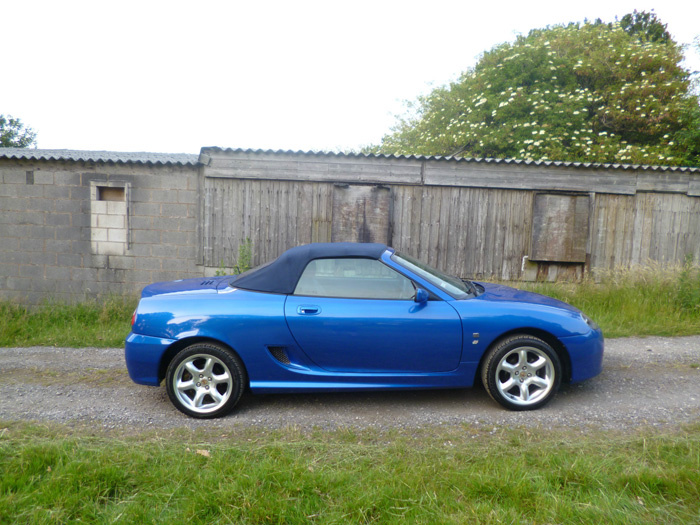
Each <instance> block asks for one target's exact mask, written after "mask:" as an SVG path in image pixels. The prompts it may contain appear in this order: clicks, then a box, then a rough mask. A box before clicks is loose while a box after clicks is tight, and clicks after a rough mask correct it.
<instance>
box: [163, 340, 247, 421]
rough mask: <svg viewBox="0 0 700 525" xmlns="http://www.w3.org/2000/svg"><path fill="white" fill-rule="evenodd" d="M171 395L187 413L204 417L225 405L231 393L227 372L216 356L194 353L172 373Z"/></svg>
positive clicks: (229, 375)
mask: <svg viewBox="0 0 700 525" xmlns="http://www.w3.org/2000/svg"><path fill="white" fill-rule="evenodd" d="M174 379H175V384H174V387H175V388H174V389H173V391H174V393H175V397H176V398H177V400H178V401H179V402H180V403H181V404H182V405H183V406H184V407H186V408H188V409H189V410H191V411H193V412H196V413H198V414H208V413H210V412H214V411H216V410H218V409H220V408H221V407H222V406H224V405H225V404H226V402H227V401H228V399H229V398H230V397H231V392H232V391H233V378H232V376H231V371H230V370H229V369H228V367H227V366H226V365H225V364H224V362H223V361H222V360H221V359H219V358H218V357H215V356H212V355H210V354H195V355H192V356H189V357H188V358H187V359H185V360H184V361H183V362H182V363H180V365H179V366H178V367H177V369H176V370H175V376H174Z"/></svg>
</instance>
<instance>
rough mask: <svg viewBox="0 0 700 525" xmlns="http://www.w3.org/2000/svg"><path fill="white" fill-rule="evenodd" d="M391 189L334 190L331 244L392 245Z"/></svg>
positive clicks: (342, 187)
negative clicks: (374, 243)
mask: <svg viewBox="0 0 700 525" xmlns="http://www.w3.org/2000/svg"><path fill="white" fill-rule="evenodd" d="M390 217H391V190H389V188H387V187H385V186H358V185H351V184H336V185H335V186H334V187H333V222H332V226H331V241H332V242H380V243H384V244H391V222H390Z"/></svg>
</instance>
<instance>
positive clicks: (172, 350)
mask: <svg viewBox="0 0 700 525" xmlns="http://www.w3.org/2000/svg"><path fill="white" fill-rule="evenodd" d="M196 343H212V344H215V345H217V346H220V347H222V348H223V349H225V350H226V351H228V352H231V354H233V355H235V356H236V357H237V358H238V360H239V361H240V362H241V365H242V366H243V374H244V379H245V387H246V389H247V388H248V387H249V386H250V381H249V379H248V370H247V369H246V366H245V362H244V361H243V359H242V358H241V355H240V354H239V353H238V352H236V350H235V349H233V348H231V346H229V345H227V344H226V343H224V342H223V341H220V340H218V339H214V338H212V337H196V336H195V337H185V338H184V339H179V340H177V341H175V342H174V343H173V344H171V345H170V346H169V347H168V349H167V350H166V351H165V353H164V354H163V357H162V358H161V360H160V364H159V366H158V381H163V380H164V379H165V374H166V372H167V370H168V365H170V362H171V361H172V360H173V359H174V358H175V356H176V355H177V354H178V353H179V352H180V350H182V349H183V348H187V347H188V346H190V345H193V344H196Z"/></svg>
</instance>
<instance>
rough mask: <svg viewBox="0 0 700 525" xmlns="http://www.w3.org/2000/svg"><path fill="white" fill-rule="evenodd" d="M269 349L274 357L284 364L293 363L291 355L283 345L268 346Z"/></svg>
mask: <svg viewBox="0 0 700 525" xmlns="http://www.w3.org/2000/svg"><path fill="white" fill-rule="evenodd" d="M267 349H268V350H269V351H270V353H271V354H272V357H274V358H275V359H277V360H278V361H279V362H280V363H282V364H283V365H291V364H292V362H291V361H290V360H289V356H288V355H287V352H286V351H285V349H284V347H283V346H268V347H267Z"/></svg>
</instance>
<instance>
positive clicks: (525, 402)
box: [481, 335, 562, 410]
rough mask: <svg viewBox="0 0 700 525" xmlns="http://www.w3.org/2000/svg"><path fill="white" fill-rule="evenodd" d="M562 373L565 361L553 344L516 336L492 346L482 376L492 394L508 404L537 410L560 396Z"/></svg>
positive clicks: (505, 405)
mask: <svg viewBox="0 0 700 525" xmlns="http://www.w3.org/2000/svg"><path fill="white" fill-rule="evenodd" d="M561 373H562V372H561V361H560V359H559V356H558V355H557V353H556V352H555V351H554V349H553V348H552V347H551V346H549V345H548V344H547V343H545V342H544V341H543V340H541V339H539V338H537V337H534V336H530V335H516V336H512V337H509V338H507V339H504V340H503V341H500V342H498V343H497V344H496V345H494V347H493V348H491V350H490V351H489V353H488V354H487V356H486V359H485V360H484V364H483V367H482V369H481V379H482V382H483V383H484V387H485V388H486V391H487V392H488V393H489V395H490V396H491V397H492V398H493V399H494V400H495V401H497V402H498V403H500V404H501V405H503V406H504V407H506V408H509V409H511V410H534V409H536V408H540V407H542V406H544V405H545V404H547V403H549V401H551V400H552V398H553V397H554V396H555V395H556V393H557V391H558V390H559V385H560V383H561Z"/></svg>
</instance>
